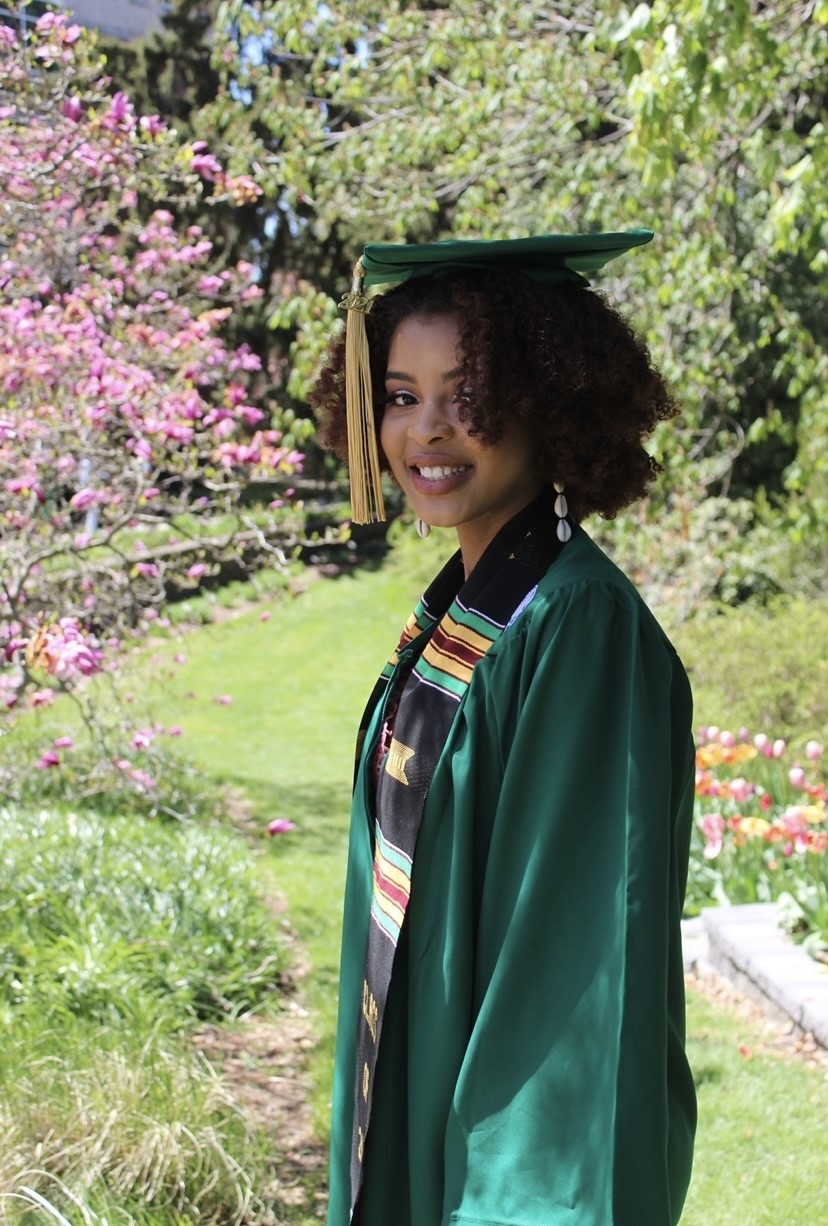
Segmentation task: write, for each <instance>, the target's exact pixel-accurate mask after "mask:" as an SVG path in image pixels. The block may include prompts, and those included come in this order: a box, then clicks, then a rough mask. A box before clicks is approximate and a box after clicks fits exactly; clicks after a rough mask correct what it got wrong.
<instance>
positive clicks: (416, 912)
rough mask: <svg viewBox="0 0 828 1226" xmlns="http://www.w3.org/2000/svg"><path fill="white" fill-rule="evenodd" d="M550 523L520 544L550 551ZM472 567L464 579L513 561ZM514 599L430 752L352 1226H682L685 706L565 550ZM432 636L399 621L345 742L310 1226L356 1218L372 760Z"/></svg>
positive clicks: (418, 623)
mask: <svg viewBox="0 0 828 1226" xmlns="http://www.w3.org/2000/svg"><path fill="white" fill-rule="evenodd" d="M543 510H544V514H543V517H542V519H541V520H540V521H539V520H538V517H537V516H535V520H534V528H535V532H536V535H537V532H538V530H539V526H540V529H541V530H542V531H546V532H548V533H550V534H552V533H554V526H553V525H554V522H555V521H554V518H553V517H552V516H551V514H549V513H548V508H544V509H543ZM527 514H529V515H530V518H531V512H524V513H522V515H524V516H526V515H527ZM513 523H514V521H513ZM508 545H509V542H508V541H507V546H508ZM490 553H494V554H497V553H498V550H497V549H496V548H494V549H493V547H491V546H490V550H489V551H487V554H485V555H484V559H483V560H481V563H480V564H479V566H481V565H483V562H484V561H485V560H486V559H488V563H489V567H490V570H491V569H492V568H494V569H495V570H497V568H498V567H501V569H502V567H503V566H506V565H507V562H506V559H507V558H510V559H512V560H513V558H514V551H512V553H511V554H509V552H508V548H507V551H506V552H504V551H503V549H502V548H501V550H500V553H499V556H497V557H495V558H494V559H493V558H492V557H490V556H489V555H490ZM452 566H454V568H455V569H454V571H453V572H452V574H453V575H454V578H453V580H452V582H454V583H455V587H456V586H458V585H460V587H461V590H460V592H459V597H458V599H459V601H460V603H459V604H453V605H452V607H451V612H452V613H453V614H454V616H455V617H458V616H459V617H460V618H461V619H462V617H463V616H464V605H463V601H462V598H463V594H464V592H465V591H466V587H467V586H468V585H466V586H465V587H464V586H462V578H457V566H458V562H457V561H455V562H454V563H450V564H449V566H448V567H447V568H446V572H444V573H443V576H442V580H443V584H444V585H445V582H446V580H447V572H451V568H452ZM477 571H478V568H475V572H474V573H473V575H472V576H471V580H473V579H474V577H475V574H476V573H477ZM524 586H525V585H524ZM430 590H431V589H430ZM516 599H517V604H516V607H515V608H514V610H513V611H512V613H511V615H510V616H509V617H508V619H505V618H504V619H503V624H502V627H501V629H500V630H499V631H498V633H497V634H496V635H495V636H494V637H493V641H492V642H491V643H490V644H488V646H487V647H485V650H484V653H483V654H482V655H481V656H480V658H479V659H477V660H476V661H475V662H473V666H472V667H471V668H470V670H469V673H468V675H467V676H466V684H465V685H464V686H463V687H462V693H460V694H459V698H458V701H457V702H456V703H455V705H454V709H453V717H452V718H451V721H450V726H449V727H448V731H447V734H446V735H445V737H444V739H443V741H442V743H441V745H440V746H439V747H438V749H437V751H436V755H435V757H436V760H435V763H434V769H433V774H432V775H431V778H430V782H429V785H428V788H427V793H426V796H425V803H424V808H423V811H422V820H421V824H420V827H419V835H418V838H417V843H416V854H415V856H414V859H413V871H412V874H411V886H410V902H409V905H408V907H407V911H406V914H405V919H404V922H403V923H402V931H401V934H400V936H399V943H398V946H397V948H396V952H395V955H394V961H393V972H392V974H391V979H390V985H389V988H388V996H387V1004H386V1006H385V1009H384V1012H383V1017H382V1029H381V1035H380V1038H379V1049H378V1055H377V1059H376V1066H375V1068H374V1069H372V1073H371V1076H372V1086H371V1091H372V1093H371V1098H372V1107H371V1115H370V1127H369V1128H368V1130H367V1137H366V1138H365V1139H364V1153H363V1152H362V1144H361V1146H360V1150H361V1153H360V1160H361V1164H362V1166H361V1191H360V1194H359V1198H358V1202H357V1207H356V1211H355V1218H354V1220H355V1222H358V1223H359V1226H448V1224H449V1223H458V1226H460V1224H468V1226H673V1224H674V1223H676V1222H677V1221H678V1218H679V1215H680V1212H681V1207H682V1205H683V1201H684V1197H685V1193H686V1189H687V1184H688V1181H689V1175H690V1165H691V1158H692V1144H693V1134H694V1129H695V1095H694V1089H693V1082H692V1078H691V1075H690V1072H689V1069H688V1065H687V1061H686V1058H685V1053H684V984H683V969H682V956H681V933H680V918H681V910H682V902H683V895H684V888H685V882H686V872H687V858H688V846H689V837H690V823H691V814H692V800H693V781H694V768H693V745H692V738H691V697H690V691H689V685H688V682H687V678H686V675H685V673H684V670H683V668H682V666H681V663H680V661H679V659H678V657H677V656H676V653H675V651H674V650H673V648H672V646H671V644H670V643H669V641H668V640H667V638H666V637H665V635H664V634H663V632H662V631H661V629H660V628H659V626H658V624H657V623H656V621H655V620H654V618H653V617H652V615H651V613H650V612H649V610H648V609H647V608H646V606H645V605H644V603H643V602H642V600H641V598H640V597H639V595H638V594H637V592H636V591H635V589H634V588H633V586H632V585H631V584H630V582H629V581H628V580H627V579H626V578H625V576H624V575H622V573H621V572H620V571H619V570H618V569H617V568H616V567H615V566H614V565H613V564H612V563H611V562H610V561H609V559H608V558H607V557H606V556H605V555H604V554H603V553H602V552H601V551H600V550H599V549H598V548H597V546H595V545H594V544H593V543H592V542H591V541H590V539H589V538H588V537H587V536H586V534H585V533H584V532H583V531H582V530H581V529H580V528H576V529H575V531H574V535H573V537H572V540H571V541H570V542H569V543H568V544H567V545H566V546H565V547H564V548H563V550H562V552H560V556H559V557H557V559H556V560H554V564H552V565H549V566H548V568H547V569H546V571H545V573H543V574H542V576H541V577H540V578H539V580H538V582H537V583H536V584H534V585H531V586H530V588H529V590H528V592H526V593H525V594H523V595H520V596H519V597H517V598H516ZM427 604H428V602H427V601H426V606H427ZM458 609H459V611H460V612H459V614H458ZM447 616H448V615H446V616H443V614H442V611H441V610H438V611H437V614H432V615H431V616H429V615H427V614H425V613H424V612H423V606H422V605H421V606H418V610H417V611H416V612H415V614H414V615H413V616H412V619H411V620H410V622H409V628H408V631H407V633H406V634H404V637H403V641H402V644H401V649H398V651H397V652H396V653H395V655H394V656H393V657H392V661H391V663H390V665H389V666H387V667H386V670H385V672H384V674H383V677H382V678H381V679H380V683H379V684H378V685H377V687H376V689H375V691H374V694H373V695H372V698H371V701H370V702H369V706H368V710H367V712H366V718H365V720H364V723H363V728H364V742H363V744H362V749H361V753H360V755H359V760H358V770H357V776H356V785H355V790H354V800H353V813H352V824H351V833H350V850H349V859H348V872H347V884H346V900H345V917H344V930H343V945H342V964H341V985H340V1006H339V1022H338V1034H337V1050H336V1067H335V1078H334V1092H333V1118H332V1138H331V1170H330V1202H329V1214H328V1226H347V1223H348V1221H349V1213H350V1203H351V1194H350V1178H349V1165H350V1163H351V1158H352V1138H353V1134H354V1120H355V1070H356V1066H357V1052H356V1048H357V1026H358V1021H359V1019H360V1015H362V1017H363V1018H365V1017H366V1016H367V1014H366V1010H365V1007H364V1006H365V992H366V981H365V978H364V973H365V972H364V960H365V951H366V938H367V934H368V929H369V925H370V924H371V922H372V921H371V918H370V917H371V911H372V891H373V886H372V874H373V865H374V853H375V835H376V829H375V810H374V795H375V788H374V766H373V760H374V758H375V754H376V746H377V738H378V736H379V735H380V731H381V728H382V724H383V719H384V713H385V704H386V702H387V699H388V696H389V695H390V694H392V693H393V692H394V687H395V684H396V682H397V679H398V677H399V675H400V673H401V672H403V671H404V670H408V669H410V667H411V663H412V661H415V662H416V661H419V660H421V659H422V653H423V651H424V650H429V649H428V644H429V643H430V642H431V641H432V639H433V638H434V635H435V631H436V633H438V634H439V633H440V626H441V625H443V626H444V625H445V623H446V617H447ZM480 624H482V623H478V628H479V625H480ZM461 638H462V635H461ZM455 641H458V640H457V638H456V636H455ZM427 671H428V670H426V672H427ZM409 685H410V678H409V681H408V683H407V687H408V686H409ZM455 697H457V695H455ZM423 736H424V739H425V733H424V734H423ZM417 748H418V747H417V746H414V749H417ZM408 752H409V753H411V752H412V751H411V750H409V751H408ZM374 906H375V908H376V899H374ZM363 1024H364V1023H363ZM360 1059H361V1058H360ZM365 1075H366V1080H367V1070H366V1074H365ZM356 1085H357V1087H358V1086H359V1078H358V1077H357V1079H356ZM358 1093H359V1091H358V1089H357V1091H356V1094H357V1097H358Z"/></svg>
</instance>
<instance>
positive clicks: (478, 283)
mask: <svg viewBox="0 0 828 1226" xmlns="http://www.w3.org/2000/svg"><path fill="white" fill-rule="evenodd" d="M440 315H453V316H455V318H456V319H457V320H458V323H459V328H460V336H461V343H460V348H461V352H460V354H459V360H460V368H461V374H460V379H459V383H458V386H462V387H463V388H466V387H471V388H473V389H474V394H473V397H472V399H471V400H470V401H469V402H468V405H467V408H466V409H465V411H464V412H463V414H462V417H463V420H464V421H465V422H466V423H467V428H468V430H469V433H470V434H473V435H475V436H476V437H478V438H479V439H480V440H481V441H482V442H485V443H489V444H492V445H494V444H496V443H497V442H498V440H499V439H500V438H501V437H502V436H503V434H504V431H505V430H507V429H508V428H509V426H510V424H511V423H522V424H524V426H526V427H528V429H529V430H530V432H531V433H532V436H533V438H534V439H535V441H536V456H537V460H536V466H537V471H538V472H539V473H540V475H541V477H542V478H543V479H544V480H545V481H547V482H549V483H551V482H553V481H558V482H560V483H561V484H563V485H564V486H565V487H566V493H567V499H568V502H569V506H570V510H571V512H572V514H573V515H574V516H575V517H576V518H577V519H581V518H583V517H584V516H585V515H588V514H590V513H592V512H598V513H599V514H601V515H603V516H604V517H605V518H607V519H611V518H612V517H613V516H614V515H615V514H616V513H617V512H618V511H619V510H621V508H622V507H624V506H627V505H628V503H630V502H634V501H635V499H637V498H640V497H641V496H642V495H643V494H644V493H645V492H646V489H647V486H648V484H649V483H650V482H651V481H652V479H653V478H654V477H655V475H656V474H657V473H658V472H659V471H660V466H659V465H658V464H657V463H656V461H655V460H654V459H653V458H652V456H650V455H649V454H648V452H647V451H646V449H645V447H644V445H643V441H644V439H645V438H646V437H647V436H648V435H649V434H650V433H651V432H652V430H653V429H654V427H655V425H656V423H657V422H659V421H664V420H666V419H667V418H670V417H673V416H674V415H675V413H676V412H677V409H676V406H675V403H674V401H673V399H672V397H671V395H670V392H669V390H668V388H667V386H666V384H665V382H664V379H663V378H662V376H661V374H660V372H659V371H658V370H657V369H656V368H655V366H654V365H653V362H652V359H651V357H650V354H649V352H648V350H647V347H646V345H645V344H644V342H643V341H642V340H641V339H640V338H639V337H637V336H636V334H635V332H634V331H633V329H632V327H631V326H630V324H629V323H628V322H627V321H626V319H624V317H623V316H622V315H620V314H619V313H618V312H617V311H616V310H614V308H612V307H611V306H609V305H608V303H607V302H605V300H604V299H603V298H602V297H601V295H600V294H598V293H596V292H595V291H594V290H591V289H587V288H586V287H585V286H582V285H579V284H577V283H575V282H564V283H562V284H558V285H553V286H541V285H539V284H538V283H537V282H536V281H534V280H532V278H530V277H528V276H526V275H525V274H523V273H501V272H465V271H463V272H448V273H443V274H441V275H439V276H429V277H417V278H412V279H411V280H409V281H405V282H403V283H402V284H401V285H398V286H396V287H395V288H394V289H391V290H389V291H388V292H387V293H385V294H382V295H381V296H378V297H377V298H375V300H374V303H373V307H372V310H371V311H370V313H369V314H368V315H367V316H366V321H365V322H366V329H367V333H368V342H369V346H370V353H371V378H372V383H373V389H374V418H375V421H376V426H377V432H378V433H379V427H380V424H381V421H382V416H383V412H384V408H385V372H386V369H387V359H388V352H389V349H390V345H391V340H392V337H393V335H394V333H395V331H396V329H397V328H398V327H399V325H400V323H401V322H402V320H403V319H406V318H407V317H409V316H420V317H425V318H433V317H435V316H440ZM309 399H310V403H311V405H312V407H313V408H314V409H315V411H316V413H317V417H318V419H319V423H320V429H319V440H320V442H321V443H322V445H323V446H324V447H327V448H329V449H330V450H331V451H334V452H335V453H336V454H337V455H338V456H339V458H340V459H342V460H343V461H345V462H347V458H348V456H347V428H346V420H345V342H344V336H338V337H337V338H336V339H335V341H334V342H333V344H332V346H331V349H330V352H329V354H328V357H327V360H326V362H325V364H324V365H323V367H322V370H321V371H320V374H319V376H318V379H317V382H316V384H315V387H314V388H313V391H312V393H311V395H310V397H309ZM385 467H386V468H387V465H385Z"/></svg>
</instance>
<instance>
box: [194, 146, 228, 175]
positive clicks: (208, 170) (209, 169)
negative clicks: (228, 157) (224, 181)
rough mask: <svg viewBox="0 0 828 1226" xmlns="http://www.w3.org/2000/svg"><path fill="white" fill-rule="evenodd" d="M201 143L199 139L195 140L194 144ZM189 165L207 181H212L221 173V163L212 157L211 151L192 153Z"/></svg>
mask: <svg viewBox="0 0 828 1226" xmlns="http://www.w3.org/2000/svg"><path fill="white" fill-rule="evenodd" d="M201 143H202V142H201V141H197V142H196V144H201ZM193 148H195V146H193ZM190 166H191V167H192V169H193V170H194V171H195V172H196V174H199V175H201V177H202V179H206V180H207V182H208V183H214V182H215V180H216V178H217V177H218V175H220V174H221V163H220V162H219V161H218V159H217V158H215V157H213V155H212V153H195V154H193V159H192V161H191V162H190Z"/></svg>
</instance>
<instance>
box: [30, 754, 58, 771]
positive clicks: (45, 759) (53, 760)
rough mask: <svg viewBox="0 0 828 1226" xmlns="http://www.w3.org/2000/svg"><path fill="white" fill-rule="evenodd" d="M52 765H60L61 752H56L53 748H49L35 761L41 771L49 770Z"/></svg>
mask: <svg viewBox="0 0 828 1226" xmlns="http://www.w3.org/2000/svg"><path fill="white" fill-rule="evenodd" d="M50 766H60V754H58V753H55V751H54V750H53V749H47V750H46V752H45V753H43V754H41V755H40V757H39V758H38V760H37V762H35V767H36V769H37V770H39V771H44V770H48V769H49V767H50Z"/></svg>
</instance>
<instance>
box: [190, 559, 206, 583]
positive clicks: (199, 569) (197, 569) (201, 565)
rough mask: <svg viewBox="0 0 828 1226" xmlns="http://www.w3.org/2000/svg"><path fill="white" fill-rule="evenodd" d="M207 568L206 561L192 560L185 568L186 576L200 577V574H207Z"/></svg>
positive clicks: (191, 577)
mask: <svg viewBox="0 0 828 1226" xmlns="http://www.w3.org/2000/svg"><path fill="white" fill-rule="evenodd" d="M207 570H208V567H207V563H206V562H193V564H192V566H190V567H189V568H188V569H187V578H188V579H200V578H201V576H202V575H206V574H207Z"/></svg>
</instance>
